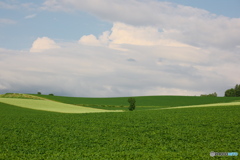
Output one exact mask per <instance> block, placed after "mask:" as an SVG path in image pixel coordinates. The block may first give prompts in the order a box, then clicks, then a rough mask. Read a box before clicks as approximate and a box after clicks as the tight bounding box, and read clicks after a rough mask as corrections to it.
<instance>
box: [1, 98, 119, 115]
mask: <svg viewBox="0 0 240 160" xmlns="http://www.w3.org/2000/svg"><path fill="white" fill-rule="evenodd" d="M0 102H3V103H7V104H10V105H15V106H19V107H24V108H30V109H36V110H44V111H51V112H61V113H92V112H115V111H117V110H115V111H109V110H104V109H96V108H90V107H82V106H76V105H72V104H65V103H59V102H55V101H48V100H33V99H20V98H0Z"/></svg>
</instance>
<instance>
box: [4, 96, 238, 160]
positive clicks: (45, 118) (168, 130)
mask: <svg viewBox="0 0 240 160" xmlns="http://www.w3.org/2000/svg"><path fill="white" fill-rule="evenodd" d="M35 101H39V100H35ZM116 104H117V103H116ZM195 104H196V102H195ZM176 106H177V105H176ZM239 115H240V106H239V105H235V106H212V107H197V108H179V109H164V110H144V111H139V112H136V111H132V112H130V111H129V112H106V113H91V114H88V113H81V114H63V113H56V112H47V111H39V110H32V109H27V108H21V107H16V106H13V105H10V104H5V103H1V102H0V119H1V120H0V126H1V127H0V159H4V160H5V159H10V160H11V159H12V160H18V159H26V160H29V159H31V160H33V159H46V160H48V159H49V160H55V159H81V160H82V159H83V160H88V159H96V160H101V159H104V160H105V159H136V160H139V159H144V160H145V159H154V160H155V159H156V160H159V159H160V160H161V159H163V160H167V159H169V160H172V159H173V160H174V159H182V160H186V159H191V160H192V159H211V158H212V157H210V152H211V151H215V152H238V153H240V144H239V141H240V132H239V131H240V118H239ZM214 158H217V159H218V158H219V159H224V158H225V159H239V156H237V157H214Z"/></svg>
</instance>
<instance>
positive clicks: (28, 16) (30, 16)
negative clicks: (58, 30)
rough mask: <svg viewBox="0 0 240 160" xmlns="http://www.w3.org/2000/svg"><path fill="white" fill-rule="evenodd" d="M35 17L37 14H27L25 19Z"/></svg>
mask: <svg viewBox="0 0 240 160" xmlns="http://www.w3.org/2000/svg"><path fill="white" fill-rule="evenodd" d="M34 17H36V14H31V15H27V16H25V17H24V18H25V19H31V18H34Z"/></svg>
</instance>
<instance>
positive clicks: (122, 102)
mask: <svg viewBox="0 0 240 160" xmlns="http://www.w3.org/2000/svg"><path fill="white" fill-rule="evenodd" d="M33 96H38V97H41V98H45V99H50V100H54V101H58V102H63V103H67V104H75V105H81V106H87V107H93V108H100V109H110V110H119V109H120V110H122V109H125V110H127V107H128V106H129V103H128V102H127V99H128V97H119V98H83V97H62V96H48V95H35V94H34V95H33ZM135 99H136V106H137V107H136V110H149V109H158V108H166V107H177V106H192V105H204V104H214V103H228V102H236V101H240V98H239V97H197V96H144V97H135ZM122 107H124V108H122Z"/></svg>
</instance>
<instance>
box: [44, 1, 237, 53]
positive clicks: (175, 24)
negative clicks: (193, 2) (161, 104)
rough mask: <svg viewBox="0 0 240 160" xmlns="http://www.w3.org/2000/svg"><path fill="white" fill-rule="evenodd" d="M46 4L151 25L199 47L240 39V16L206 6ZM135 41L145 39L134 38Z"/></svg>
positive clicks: (229, 43)
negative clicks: (229, 16)
mask: <svg viewBox="0 0 240 160" xmlns="http://www.w3.org/2000/svg"><path fill="white" fill-rule="evenodd" d="M44 7H45V8H46V9H50V10H71V11H72V10H81V11H85V12H88V13H90V14H93V15H95V16H96V17H99V18H101V19H103V20H107V21H110V22H112V23H115V24H116V22H121V23H123V24H128V25H132V26H150V27H149V28H151V27H152V28H157V29H160V30H164V31H165V35H164V36H165V39H171V40H173V39H174V40H175V41H177V42H181V43H184V44H188V45H191V46H195V47H221V48H222V49H230V48H232V47H236V46H237V45H239V42H240V36H238V35H240V30H239V28H240V19H239V18H227V17H223V16H217V15H214V14H211V13H209V12H208V11H206V10H203V9H198V8H193V7H189V6H183V5H177V4H174V3H168V2H159V1H155V0H148V1H146V0H144V1H140V0H131V1H129V0H122V1H118V0H102V1H101V2H100V1H98V0H88V1H78V0H71V1H68V0H62V1H55V0H46V1H45V3H44ZM115 29H117V28H115ZM129 29H130V28H129ZM120 32H121V30H119V33H120ZM152 32H154V30H152ZM123 34H125V33H123ZM133 34H134V32H133ZM129 41H133V40H131V39H129ZM148 42H149V41H148ZM133 43H144V42H139V41H135V40H134V42H133ZM149 43H150V44H151V42H149Z"/></svg>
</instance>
